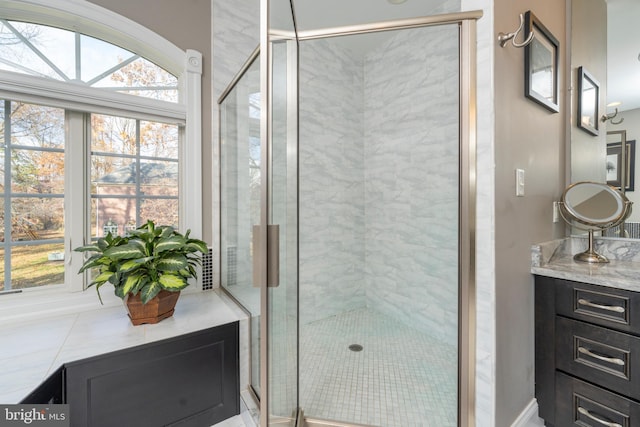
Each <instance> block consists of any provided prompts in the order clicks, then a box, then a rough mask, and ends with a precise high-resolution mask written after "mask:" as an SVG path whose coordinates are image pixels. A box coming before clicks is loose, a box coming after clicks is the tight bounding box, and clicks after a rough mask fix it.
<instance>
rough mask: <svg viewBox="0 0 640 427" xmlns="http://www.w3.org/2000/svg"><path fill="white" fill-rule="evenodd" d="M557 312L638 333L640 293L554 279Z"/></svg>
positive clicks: (639, 325)
mask: <svg viewBox="0 0 640 427" xmlns="http://www.w3.org/2000/svg"><path fill="white" fill-rule="evenodd" d="M556 284H557V287H556V312H557V313H558V314H562V315H564V316H567V317H572V318H574V319H578V320H583V321H585V322H590V323H595V324H598V325H601V326H606V327H608V328H613V329H618V330H621V331H625V332H630V333H633V334H640V293H637V292H630V291H626V290H623V289H615V288H609V287H605V286H597V285H590V284H586V283H578V282H571V281H568V280H561V279H556Z"/></svg>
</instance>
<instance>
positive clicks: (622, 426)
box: [555, 372, 640, 427]
mask: <svg viewBox="0 0 640 427" xmlns="http://www.w3.org/2000/svg"><path fill="white" fill-rule="evenodd" d="M555 425H556V426H558V427H569V426H580V427H602V426H609V427H635V426H639V425H640V404H638V403H637V402H634V401H632V400H629V399H626V398H624V397H622V396H619V395H617V394H615V393H611V392H609V391H607V390H604V389H602V388H599V387H596V386H594V385H591V384H589V383H586V382H584V381H580V380H578V379H576V378H573V377H570V376H568V375H565V374H563V373H561V372H558V373H557V375H556V422H555Z"/></svg>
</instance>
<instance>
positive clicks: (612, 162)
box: [607, 140, 636, 191]
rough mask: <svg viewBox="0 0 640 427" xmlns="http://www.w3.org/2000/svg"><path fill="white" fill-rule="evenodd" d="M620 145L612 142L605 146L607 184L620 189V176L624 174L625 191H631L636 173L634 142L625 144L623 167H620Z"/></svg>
mask: <svg viewBox="0 0 640 427" xmlns="http://www.w3.org/2000/svg"><path fill="white" fill-rule="evenodd" d="M621 147H622V144H621V143H619V142H613V143H610V144H607V184H609V185H611V186H613V187H616V188H618V189H619V188H620V185H621V184H620V183H621V182H622V174H623V173H624V174H625V183H626V185H625V191H633V190H634V186H635V172H636V141H635V140H632V141H627V143H626V144H625V148H626V151H625V163H626V165H625V167H623V165H622V149H621Z"/></svg>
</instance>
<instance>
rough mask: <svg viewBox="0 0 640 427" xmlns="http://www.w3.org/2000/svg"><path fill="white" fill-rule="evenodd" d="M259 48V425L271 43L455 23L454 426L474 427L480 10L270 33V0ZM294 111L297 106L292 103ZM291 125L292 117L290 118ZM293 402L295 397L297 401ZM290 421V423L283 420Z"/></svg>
mask: <svg viewBox="0 0 640 427" xmlns="http://www.w3.org/2000/svg"><path fill="white" fill-rule="evenodd" d="M260 5H261V7H260V12H261V16H260V20H261V28H260V50H261V52H262V55H261V58H260V61H261V71H260V79H261V103H262V105H261V111H262V112H263V114H262V117H261V147H262V149H261V153H262V159H261V168H263V169H262V176H263V177H265V180H264V181H263V183H262V198H261V200H262V209H261V215H262V218H261V219H262V222H261V228H260V234H261V238H260V252H261V253H262V254H263V256H262V257H261V260H260V265H259V269H260V271H259V274H260V277H261V282H260V286H261V313H262V314H261V319H260V322H261V323H260V330H261V334H260V335H261V337H262V339H261V343H260V346H261V355H260V363H261V382H260V389H261V396H260V412H261V415H260V427H267V426H269V425H273V424H270V421H269V399H270V396H269V372H268V370H269V339H270V336H269V316H270V313H269V311H268V310H269V301H268V296H269V293H268V290H269V288H268V286H267V277H269V270H270V268H272V267H270V266H269V261H268V255H267V252H268V244H269V243H268V232H267V225H269V206H268V203H269V196H270V195H269V188H270V182H269V180H270V178H271V176H270V169H269V168H270V164H269V162H270V160H271V154H270V153H271V143H272V141H271V129H270V126H271V120H272V116H271V111H270V108H271V96H272V90H273V88H272V85H271V82H272V76H271V71H272V68H271V67H272V58H271V55H272V53H271V43H272V41H273V40H276V39H281V38H283V37H285V38H289V39H291V40H298V41H303V40H312V39H320V38H328V37H337V36H345V35H353V34H365V33H373V32H380V31H391V30H401V29H408V28H418V27H427V26H438V25H447V24H456V25H458V28H459V30H458V31H459V55H460V57H459V61H460V68H459V77H460V92H459V105H460V111H459V114H460V120H459V126H460V137H459V189H458V195H459V196H458V197H459V205H458V209H459V214H458V230H459V231H458V289H459V293H458V308H459V310H458V425H459V426H464V427H471V426H475V419H476V410H475V404H476V402H475V377H476V369H475V366H476V357H475V349H476V280H475V277H476V264H475V263H476V253H475V252H476V242H475V239H476V176H477V174H476V144H477V118H476V115H477V101H476V91H477V89H476V85H477V83H476V82H477V77H476V75H477V66H476V62H477V60H476V45H477V43H476V32H477V24H476V21H477V20H478V19H480V18H481V17H482V11H470V12H460V13H450V14H443V15H436V16H428V17H422V18H411V19H403V20H394V21H384V22H378V23H373V24H364V25H353V26H345V27H336V28H328V29H322V30H312V31H299V32H297V33H296V34H284V33H283V32H276V31H271V29H270V28H269V25H270V16H269V11H270V7H269V5H270V0H261V3H260ZM295 108H296V110H297V105H296V106H295ZM296 124H297V121H296ZM298 404H299V399H298ZM291 409H292V413H296V412H297V414H298V420H288V421H287V422H288V423H291V422H292V421H293V422H296V423H298V424H300V423H301V422H302V420H301V419H300V418H301V417H302V412H301V411H300V409H299V408H291ZM305 422H306V423H305V424H302V425H306V426H309V427H315V426H345V427H346V426H353V424H345V423H339V422H329V421H324V420H313V419H309V418H307V419H305ZM289 425H291V424H289Z"/></svg>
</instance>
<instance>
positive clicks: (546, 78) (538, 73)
mask: <svg viewBox="0 0 640 427" xmlns="http://www.w3.org/2000/svg"><path fill="white" fill-rule="evenodd" d="M532 31H533V32H534V33H535V37H534V38H533V40H532V41H531V43H529V44H528V45H526V46H525V48H524V80H525V85H524V87H525V93H524V94H525V96H526V97H527V98H529V99H531V100H532V101H535V102H537V103H538V104H540V105H542V106H543V107H545V108H546V109H548V110H550V111H552V112H554V113H557V112H558V111H560V106H559V105H560V102H559V100H558V46H559V43H558V39H556V38H555V37H554V35H553V34H551V32H550V31H549V30H548V29H547V28H546V27H545V26H544V25H543V24H542V22H540V21H539V20H538V18H536V16H535V15H534V14H533V13H532V12H531V11H530V10H529V11H527V13H526V14H525V31H524V33H525V34H530V33H531V32H532Z"/></svg>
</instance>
